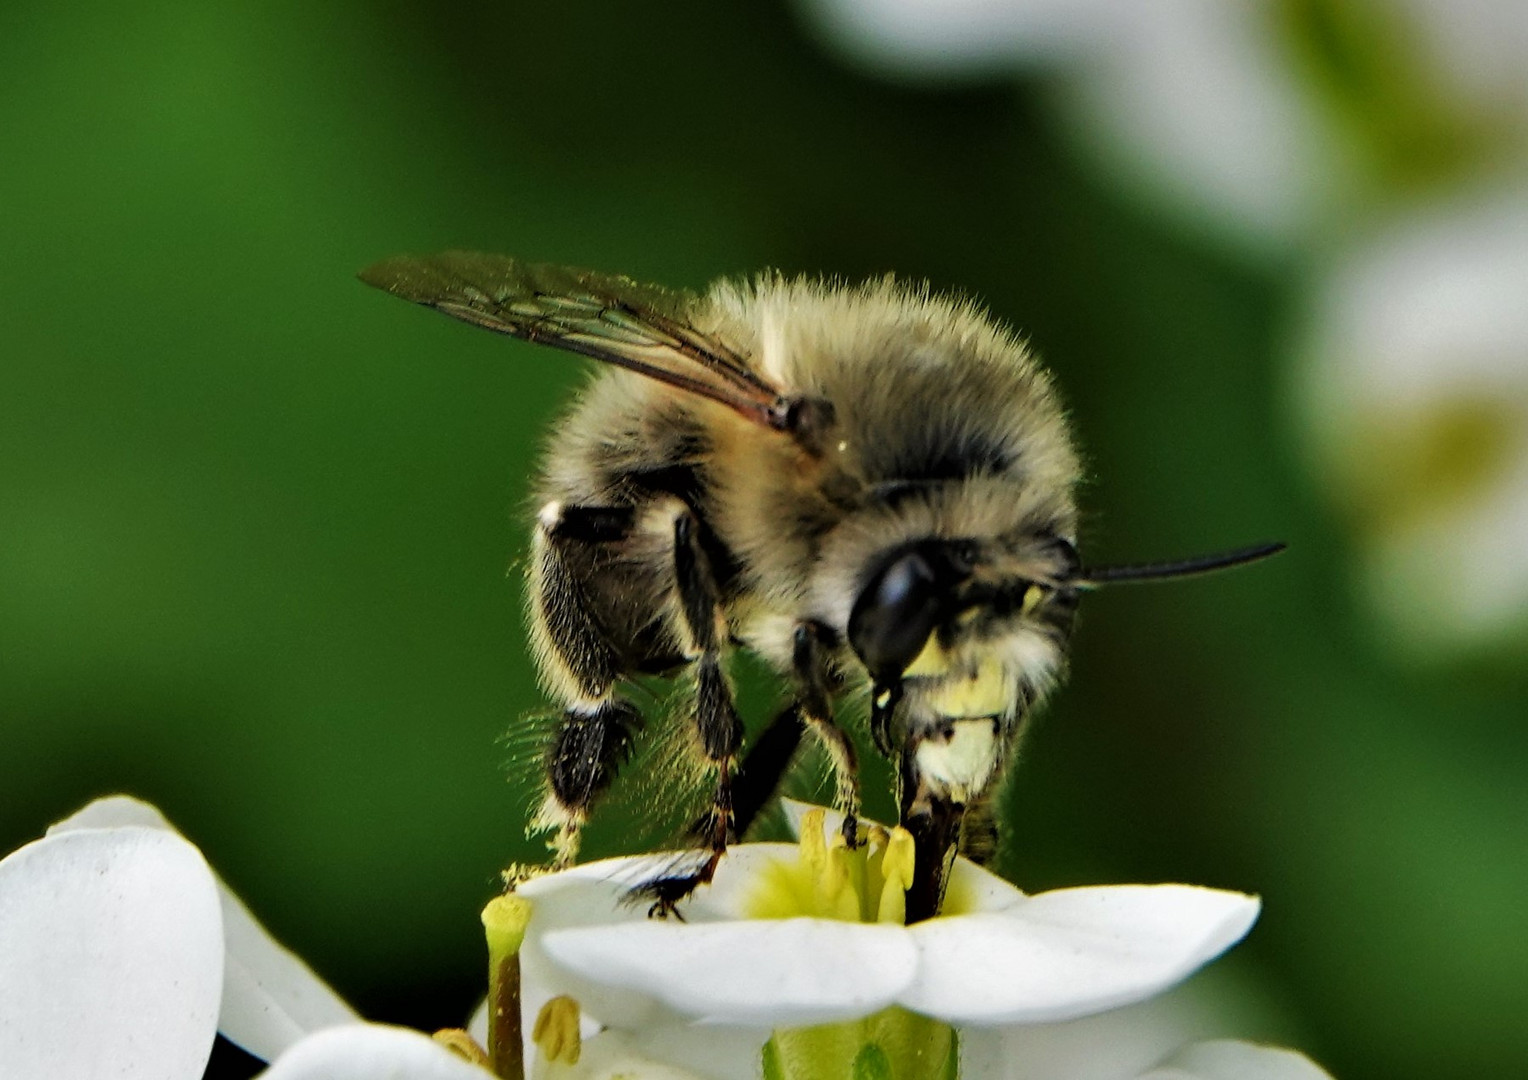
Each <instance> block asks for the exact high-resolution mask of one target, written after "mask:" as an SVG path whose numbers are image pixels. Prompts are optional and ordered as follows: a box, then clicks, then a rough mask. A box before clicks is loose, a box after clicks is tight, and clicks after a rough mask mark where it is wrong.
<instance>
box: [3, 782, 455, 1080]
mask: <svg viewBox="0 0 1528 1080" xmlns="http://www.w3.org/2000/svg"><path fill="white" fill-rule="evenodd" d="M336 1025H342V1026H340V1027H336ZM219 1031H221V1032H222V1033H223V1034H224V1035H225V1036H226V1037H227V1038H228V1039H230V1040H231V1041H233V1042H234V1043H237V1044H238V1045H240V1046H242V1047H243V1048H244V1049H246V1050H248V1051H249V1052H250V1053H252V1054H254V1055H255V1056H256V1057H259V1058H262V1059H266V1060H269V1059H272V1058H276V1057H277V1056H278V1055H283V1052H286V1053H285V1054H284V1056H281V1058H280V1061H279V1063H278V1064H277V1065H276V1066H274V1067H272V1068H271V1069H270V1070H268V1071H267V1072H266V1073H265V1074H264V1075H265V1076H267V1077H271V1078H274V1080H299V1078H301V1080H319V1078H327V1080H346V1078H348V1077H352V1076H353V1077H356V1078H357V1080H362V1078H364V1080H383V1078H385V1077H388V1076H397V1077H399V1078H400V1080H402V1078H404V1077H407V1078H408V1080H472V1078H473V1077H477V1078H478V1080H481V1077H482V1076H483V1074H482V1072H481V1071H479V1070H477V1069H475V1068H472V1067H471V1066H468V1065H467V1064H466V1063H465V1062H463V1061H461V1060H460V1059H458V1058H456V1057H454V1056H453V1055H451V1054H450V1053H449V1052H447V1051H446V1050H444V1049H443V1048H442V1047H440V1046H438V1045H436V1044H434V1043H433V1042H431V1041H430V1040H429V1039H427V1038H425V1037H424V1036H422V1035H419V1034H417V1033H415V1032H404V1031H402V1030H400V1029H394V1028H386V1027H381V1026H378V1025H362V1024H361V1023H360V1020H359V1018H358V1017H357V1016H356V1014H355V1013H354V1012H353V1011H352V1010H351V1009H350V1007H349V1006H348V1005H346V1004H345V1003H344V1002H343V1001H342V1000H341V999H340V998H339V997H338V996H337V995H336V994H335V993H334V992H333V991H332V990H330V989H329V987H327V986H326V985H325V984H324V983H323V982H322V981H321V980H320V979H319V978H318V977H317V976H316V975H314V974H313V972H312V971H311V970H310V969H309V968H308V967H307V965H305V964H303V963H302V961H301V960H299V959H298V958H297V957H295V956H294V955H292V954H291V953H290V952H288V951H287V950H286V949H284V948H283V947H282V946H281V945H279V944H277V943H276V942H275V941H274V940H272V939H271V937H270V935H269V934H268V933H267V932H266V931H265V929H264V927H262V926H261V925H260V924H259V923H258V922H256V921H255V919H254V918H253V916H251V915H250V913H249V911H248V909H246V908H245V907H244V905H243V904H242V903H241V902H240V901H239V900H238V898H237V897H235V896H234V895H233V894H232V893H231V892H229V891H228V889H227V888H226V887H225V886H224V885H223V884H222V883H221V882H220V881H219V880H218V879H217V877H216V876H215V875H214V874H213V873H212V871H211V870H210V869H208V867H207V864H206V862H205V861H204V860H203V858H202V856H201V853H200V852H198V851H197V849H196V848H195V847H194V846H193V845H192V844H190V843H189V842H188V841H187V840H185V839H184V838H183V837H181V836H180V835H179V834H178V833H176V832H175V831H174V829H173V828H172V827H171V826H170V825H169V824H168V822H166V821H165V819H164V817H163V816H162V815H161V814H160V813H159V811H158V810H156V809H155V808H154V807H152V806H149V805H148V804H147V803H142V802H139V801H137V800H136V799H130V798H127V797H124V796H116V797H112V798H107V799H100V800H97V801H96V802H93V803H91V804H90V805H89V806H87V807H86V808H85V809H84V810H82V811H80V812H79V813H78V814H75V815H74V816H73V817H70V818H68V819H67V820H65V821H62V822H60V823H58V824H57V825H55V826H53V827H52V828H51V829H49V830H48V834H47V836H45V837H44V838H42V839H41V840H37V841H34V842H33V843H30V844H27V845H26V846H25V847H22V848H20V849H19V850H17V851H14V852H12V853H11V854H10V855H8V856H7V857H6V858H5V859H4V860H0V1076H3V1077H6V1078H7V1080H10V1078H11V1077H16V1078H32V1077H37V1078H43V1077H48V1078H52V1077H59V1078H65V1077H67V1078H68V1080H91V1078H94V1077H102V1078H106V1077H110V1078H111V1080H132V1078H136V1077H143V1078H153V1080H197V1078H199V1077H200V1076H201V1075H202V1071H203V1069H204V1067H205V1066H206V1063H207V1057H208V1055H209V1054H210V1053H211V1050H212V1042H213V1037H214V1035H215V1034H216V1033H217V1032H219ZM314 1033H317V1034H314ZM384 1063H388V1064H387V1065H386V1067H384ZM389 1069H390V1070H391V1071H389Z"/></svg>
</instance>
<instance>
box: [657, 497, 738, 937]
mask: <svg viewBox="0 0 1528 1080" xmlns="http://www.w3.org/2000/svg"><path fill="white" fill-rule="evenodd" d="M699 527H700V526H699V523H698V522H697V521H696V519H695V516H694V514H692V513H691V512H690V511H689V510H688V509H684V510H681V511H679V512H678V513H677V514H676V515H675V516H674V578H675V585H676V587H677V589H678V593H679V604H680V610H681V614H682V618H683V622H684V629H685V632H686V634H687V635H688V637H689V639H690V643H691V646H692V648H693V651H694V652H695V653H696V654H697V655H696V659H695V732H696V735H697V736H699V743H700V749H701V751H702V753H704V755H705V757H706V760H707V761H708V762H709V763H710V764H711V765H712V766H713V767H714V768H715V770H716V791H715V795H714V797H713V799H712V803H711V811H710V814H709V815H708V820H707V822H706V824H705V827H704V835H705V842H706V844H707V846H708V848H709V855H708V856H707V857H706V858H705V859H704V861H703V862H701V863H700V864H699V865H698V866H697V867H696V868H695V869H694V870H692V871H689V872H685V873H675V874H665V875H664V876H662V877H660V878H657V879H656V880H653V881H650V882H648V883H646V884H645V885H642V886H640V887H639V888H638V890H637V893H638V895H639V896H640V897H645V898H650V899H651V900H652V901H653V904H652V908H651V912H652V914H654V915H670V914H677V909H676V907H675V905H676V904H678V902H679V901H681V900H683V899H684V898H685V897H687V896H689V895H690V893H692V892H694V891H695V890H696V889H697V888H699V887H700V886H701V885H705V884H707V883H708V882H710V880H711V878H712V877H713V876H714V875H715V874H716V867H717V865H718V864H719V863H720V862H721V857H722V855H723V854H725V853H726V850H727V844H728V842H729V841H730V840H731V839H732V837H733V835H734V828H735V825H734V819H733V806H732V772H733V768H734V766H735V764H736V758H737V753H738V750H739V749H740V748H741V746H742V743H743V722H742V721H741V720H740V719H738V715H737V708H736V707H735V706H734V704H733V701H732V688H731V686H729V685H728V684H727V678H726V675H725V674H724V673H723V671H722V656H721V640H722V635H723V633H724V630H723V627H722V625H721V609H720V602H721V598H720V595H719V590H718V589H717V585H716V579H715V577H714V576H713V575H712V571H711V565H710V561H709V560H708V559H707V557H706V553H705V551H704V549H703V548H702V547H701V544H700V538H699V536H698V535H697V532H698V530H699Z"/></svg>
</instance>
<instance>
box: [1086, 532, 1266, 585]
mask: <svg viewBox="0 0 1528 1080" xmlns="http://www.w3.org/2000/svg"><path fill="white" fill-rule="evenodd" d="M1286 546H1287V545H1286V544H1283V543H1278V542H1274V543H1270V544H1255V545H1253V546H1252V547H1244V548H1237V549H1236V550H1235V551H1224V552H1221V553H1220V554H1218V555H1200V556H1198V557H1197V558H1193V559H1178V560H1174V561H1172V562H1155V563H1134V564H1131V565H1127V566H1095V567H1090V568H1083V569H1080V570H1078V571H1077V573H1076V574H1074V575H1073V576H1072V578H1071V579H1070V580H1069V581H1068V582H1067V584H1069V585H1071V586H1072V587H1073V588H1076V589H1096V588H1098V587H1099V586H1100V585H1114V584H1116V583H1118V582H1122V581H1163V580H1166V579H1169V578H1182V577H1193V576H1194V575H1196V574H1208V573H1211V572H1213V571H1215V570H1227V569H1230V568H1231V567H1233V566H1244V565H1246V564H1247V563H1253V562H1257V561H1258V560H1259V559H1266V558H1268V557H1269V556H1270V555H1277V554H1278V553H1279V552H1281V551H1283V550H1284V548H1285V547H1286Z"/></svg>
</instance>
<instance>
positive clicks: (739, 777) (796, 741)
mask: <svg viewBox="0 0 1528 1080" xmlns="http://www.w3.org/2000/svg"><path fill="white" fill-rule="evenodd" d="M805 734H806V721H805V720H803V719H802V715H801V706H800V705H798V704H797V703H795V702H792V703H791V704H790V705H788V706H786V707H785V708H784V709H782V710H781V711H780V712H779V713H778V714H776V716H775V718H774V719H773V720H771V721H770V722H769V724H768V726H767V727H765V728H764V730H763V731H761V732H759V737H758V738H756V739H754V740H753V745H752V746H750V747H749V748H748V753H746V754H745V755H743V761H742V763H741V764H740V765H738V767H737V769H736V770H734V772H733V774H732V824H733V830H734V835H736V836H743V835H745V834H746V833H747V832H748V829H749V827H750V826H751V825H752V824H753V823H754V820H755V819H756V818H757V817H758V816H759V811H761V810H763V809H764V804H765V803H767V802H769V800H770V799H772V798H773V797H774V794H775V790H776V789H777V788H778V787H779V786H780V778H781V777H783V776H784V775H785V772H786V770H787V769H789V768H790V763H791V759H792V758H794V757H795V756H796V751H797V750H798V749H799V748H800V746H801V737H802V736H803V735H805Z"/></svg>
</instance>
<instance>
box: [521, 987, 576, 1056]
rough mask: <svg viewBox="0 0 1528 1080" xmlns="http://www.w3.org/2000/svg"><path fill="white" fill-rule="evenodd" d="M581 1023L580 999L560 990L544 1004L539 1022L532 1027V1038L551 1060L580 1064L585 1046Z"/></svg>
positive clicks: (539, 1015) (538, 1016) (538, 1017)
mask: <svg viewBox="0 0 1528 1080" xmlns="http://www.w3.org/2000/svg"><path fill="white" fill-rule="evenodd" d="M578 1023H579V1008H578V1002H576V1001H574V1000H573V999H572V998H570V997H568V996H567V995H566V994H559V995H558V996H557V997H554V998H552V1000H550V1001H548V1002H547V1003H546V1004H545V1005H543V1006H541V1012H540V1013H539V1014H537V1016H536V1025H535V1027H533V1028H532V1029H531V1041H532V1042H534V1043H535V1044H536V1049H538V1050H540V1051H541V1055H542V1057H544V1058H546V1060H547V1061H548V1062H549V1063H555V1062H559V1061H560V1062H562V1063H563V1064H565V1065H577V1064H578V1058H579V1055H580V1054H582V1053H583V1048H584V1047H583V1036H582V1035H581V1034H580V1033H579V1030H578Z"/></svg>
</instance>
